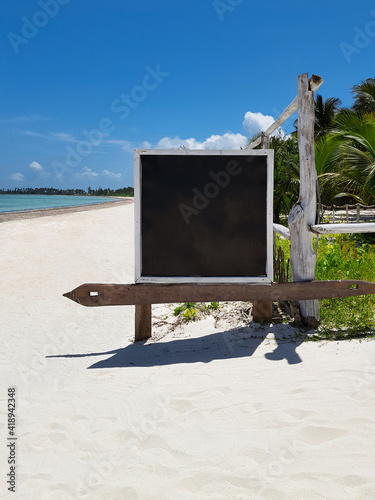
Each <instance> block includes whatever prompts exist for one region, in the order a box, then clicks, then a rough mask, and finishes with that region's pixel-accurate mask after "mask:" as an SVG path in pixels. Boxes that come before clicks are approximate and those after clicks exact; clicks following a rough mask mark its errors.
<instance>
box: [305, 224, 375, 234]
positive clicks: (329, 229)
mask: <svg viewBox="0 0 375 500" xmlns="http://www.w3.org/2000/svg"><path fill="white" fill-rule="evenodd" d="M310 230H311V231H312V232H313V233H315V234H350V233H375V223H373V222H362V223H361V222H358V223H351V224H344V223H343V224H315V225H313V226H310Z"/></svg>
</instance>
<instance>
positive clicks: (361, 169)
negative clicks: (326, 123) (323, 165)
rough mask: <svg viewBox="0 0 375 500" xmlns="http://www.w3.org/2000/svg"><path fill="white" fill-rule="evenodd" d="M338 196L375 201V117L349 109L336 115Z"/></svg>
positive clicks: (364, 201)
mask: <svg viewBox="0 0 375 500" xmlns="http://www.w3.org/2000/svg"><path fill="white" fill-rule="evenodd" d="M335 127H336V128H335V130H334V133H333V137H334V141H337V150H336V151H335V153H334V155H335V157H334V160H335V166H334V167H333V169H332V170H333V173H336V174H337V175H336V177H335V180H334V185H335V191H336V194H335V197H336V198H338V197H341V196H350V197H352V198H353V199H354V200H356V201H360V202H362V203H365V204H368V205H370V204H373V203H375V118H374V116H373V115H371V114H370V115H364V116H361V115H359V114H356V113H353V112H351V111H347V112H345V113H340V115H339V116H337V117H336V121H335Z"/></svg>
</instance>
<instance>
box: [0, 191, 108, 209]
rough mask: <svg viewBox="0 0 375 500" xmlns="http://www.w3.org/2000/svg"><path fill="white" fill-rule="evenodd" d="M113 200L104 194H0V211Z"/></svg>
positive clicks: (89, 203) (73, 205) (58, 206)
mask: <svg viewBox="0 0 375 500" xmlns="http://www.w3.org/2000/svg"><path fill="white" fill-rule="evenodd" d="M109 201H114V198H109V197H104V196H72V195H71V196H69V195H56V194H53V195H49V194H0V213H8V212H25V211H30V210H43V209H48V208H63V207H77V206H82V205H93V204H97V203H107V202H109Z"/></svg>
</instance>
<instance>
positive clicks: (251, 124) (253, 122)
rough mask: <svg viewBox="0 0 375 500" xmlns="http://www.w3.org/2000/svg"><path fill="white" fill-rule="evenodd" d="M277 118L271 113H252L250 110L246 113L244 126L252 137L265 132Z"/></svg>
mask: <svg viewBox="0 0 375 500" xmlns="http://www.w3.org/2000/svg"><path fill="white" fill-rule="evenodd" d="M274 121H275V119H274V118H273V117H272V116H269V115H262V113H252V112H251V111H248V112H247V113H246V114H245V119H244V121H243V128H244V130H245V131H246V132H247V133H248V135H249V137H250V138H253V137H254V136H255V135H257V134H259V133H260V132H265V131H266V130H267V129H268V127H270V126H271V125H272V124H273V122H274Z"/></svg>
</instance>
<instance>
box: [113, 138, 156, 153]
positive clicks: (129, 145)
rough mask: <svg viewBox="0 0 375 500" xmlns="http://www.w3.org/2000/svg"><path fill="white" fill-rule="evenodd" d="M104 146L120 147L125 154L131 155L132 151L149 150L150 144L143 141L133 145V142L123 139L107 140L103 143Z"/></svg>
mask: <svg viewBox="0 0 375 500" xmlns="http://www.w3.org/2000/svg"><path fill="white" fill-rule="evenodd" d="M103 142H105V143H106V144H114V145H116V146H121V147H122V149H123V150H124V151H126V152H127V153H132V154H133V151H134V149H150V148H151V142H148V141H143V142H141V143H139V144H135V143H134V142H131V141H127V140H125V139H107V140H105V141H103Z"/></svg>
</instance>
